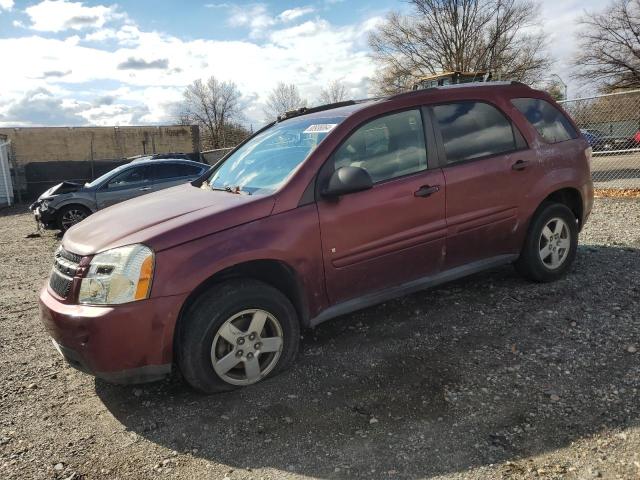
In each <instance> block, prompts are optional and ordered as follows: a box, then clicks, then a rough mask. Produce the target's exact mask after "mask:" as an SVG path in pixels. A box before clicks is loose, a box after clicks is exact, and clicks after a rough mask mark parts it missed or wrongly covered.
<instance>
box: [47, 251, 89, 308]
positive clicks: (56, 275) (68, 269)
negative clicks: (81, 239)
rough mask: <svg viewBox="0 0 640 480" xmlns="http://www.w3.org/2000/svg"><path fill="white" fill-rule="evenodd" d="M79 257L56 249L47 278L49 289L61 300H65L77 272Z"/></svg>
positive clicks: (80, 257)
mask: <svg viewBox="0 0 640 480" xmlns="http://www.w3.org/2000/svg"><path fill="white" fill-rule="evenodd" d="M81 259H82V256H81V255H77V254H75V253H71V252H67V251H66V250H65V249H63V248H62V247H60V248H58V250H57V251H56V254H55V256H54V259H53V268H52V269H51V276H50V277H49V287H51V290H53V291H54V292H56V293H57V294H58V295H60V296H61V297H62V298H67V296H68V295H69V292H70V291H71V284H72V283H73V277H74V275H75V274H76V271H77V270H78V264H79V263H80V260H81Z"/></svg>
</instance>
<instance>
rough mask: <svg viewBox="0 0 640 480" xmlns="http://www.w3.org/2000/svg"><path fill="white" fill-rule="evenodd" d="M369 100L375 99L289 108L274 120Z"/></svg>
mask: <svg viewBox="0 0 640 480" xmlns="http://www.w3.org/2000/svg"><path fill="white" fill-rule="evenodd" d="M371 100H377V99H375V98H365V99H361V100H345V101H343V102H335V103H327V104H325V105H318V106H317V107H301V108H297V109H295V110H289V111H288V112H284V113H283V114H281V115H278V118H277V120H276V122H282V121H283V120H287V119H289V118H294V117H299V116H300V115H307V114H309V113H316V112H323V111H325V110H332V109H334V108H340V107H348V106H349V105H357V104H358V103H364V102H369V101H371Z"/></svg>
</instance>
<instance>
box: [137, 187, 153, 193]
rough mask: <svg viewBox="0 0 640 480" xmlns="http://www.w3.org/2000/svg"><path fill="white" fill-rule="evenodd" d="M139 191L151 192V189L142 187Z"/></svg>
mask: <svg viewBox="0 0 640 480" xmlns="http://www.w3.org/2000/svg"><path fill="white" fill-rule="evenodd" d="M138 190H140V191H141V192H147V191H149V190H151V187H142V188H139V189H138Z"/></svg>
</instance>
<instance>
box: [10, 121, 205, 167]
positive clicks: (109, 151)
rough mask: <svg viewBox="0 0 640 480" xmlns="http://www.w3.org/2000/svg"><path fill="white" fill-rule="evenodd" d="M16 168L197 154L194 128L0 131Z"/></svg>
mask: <svg viewBox="0 0 640 480" xmlns="http://www.w3.org/2000/svg"><path fill="white" fill-rule="evenodd" d="M0 135H6V136H7V138H8V139H9V140H11V143H12V147H13V155H14V161H15V163H16V164H17V165H26V164H28V163H32V162H51V161H54V162H55V161H88V160H120V159H122V158H126V157H131V156H133V155H142V154H145V153H169V152H183V153H191V152H197V151H198V150H199V144H200V141H199V137H198V128H197V127H196V126H195V125H174V126H160V127H29V128H0Z"/></svg>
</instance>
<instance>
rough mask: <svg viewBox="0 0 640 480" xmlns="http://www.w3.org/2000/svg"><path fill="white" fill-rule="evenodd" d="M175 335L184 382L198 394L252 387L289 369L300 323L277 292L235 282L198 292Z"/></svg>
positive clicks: (259, 284) (252, 283)
mask: <svg viewBox="0 0 640 480" xmlns="http://www.w3.org/2000/svg"><path fill="white" fill-rule="evenodd" d="M177 335H178V336H177V342H176V348H177V352H176V353H177V355H176V357H177V363H178V366H179V368H180V371H181V372H182V375H183V377H184V379H185V380H186V381H187V383H188V384H189V385H191V386H192V387H193V388H195V389H197V390H200V391H201V392H204V393H215V392H222V391H226V390H233V389H236V388H239V387H241V386H246V385H251V384H253V383H257V382H259V381H261V380H263V379H264V378H267V377H272V376H274V375H277V374H278V373H280V372H282V371H284V370H286V369H287V368H288V367H289V366H291V364H292V363H293V361H294V360H295V357H296V354H297V352H298V346H299V343H300V324H299V322H298V318H297V314H296V311H295V309H294V308H293V305H292V304H291V302H290V301H289V299H288V298H287V297H285V296H284V295H283V294H282V292H280V291H279V290H277V289H276V288H274V287H272V286H270V285H267V284H266V283H263V282H259V281H256V280H250V279H238V280H229V281H227V282H224V283H221V284H217V285H214V286H213V287H211V288H210V289H209V290H207V291H205V292H204V293H202V294H201V295H200V296H199V297H198V298H197V299H196V300H195V301H194V302H193V303H192V304H191V306H190V307H189V308H188V309H187V311H186V312H185V314H184V316H183V318H182V320H181V322H180V325H179V327H178V332H177Z"/></svg>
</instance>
